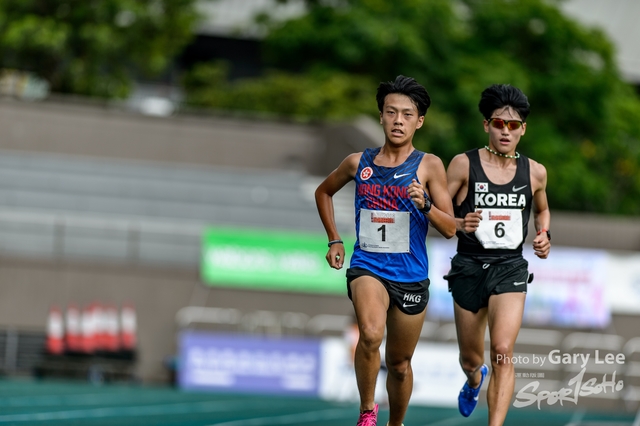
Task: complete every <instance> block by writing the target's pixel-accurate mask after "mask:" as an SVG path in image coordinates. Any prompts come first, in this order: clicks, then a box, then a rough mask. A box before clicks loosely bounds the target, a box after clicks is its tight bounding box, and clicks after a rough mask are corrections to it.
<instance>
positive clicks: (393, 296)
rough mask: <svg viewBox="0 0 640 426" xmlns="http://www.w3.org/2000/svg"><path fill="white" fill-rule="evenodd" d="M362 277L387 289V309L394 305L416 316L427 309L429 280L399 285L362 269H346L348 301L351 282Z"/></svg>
mask: <svg viewBox="0 0 640 426" xmlns="http://www.w3.org/2000/svg"><path fill="white" fill-rule="evenodd" d="M363 275H367V276H369V277H373V278H375V279H376V280H378V281H380V283H382V285H383V286H384V287H385V288H386V289H387V293H389V299H390V301H389V308H391V307H392V306H393V305H395V306H397V307H398V309H400V311H401V312H403V313H405V314H407V315H417V314H419V313H421V312H422V311H424V310H425V308H426V307H427V302H429V278H427V279H426V280H424V281H418V282H415V283H399V282H395V281H391V280H388V279H386V278H382V277H381V276H379V275H376V274H374V273H373V272H371V271H369V270H367V269H363V268H349V269H347V294H348V295H349V299H351V281H353V280H355V279H356V278H358V277H361V276H363Z"/></svg>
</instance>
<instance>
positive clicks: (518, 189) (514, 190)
mask: <svg viewBox="0 0 640 426" xmlns="http://www.w3.org/2000/svg"><path fill="white" fill-rule="evenodd" d="M526 187H527V185H524V186H519V187H517V188H516V186H515V185H513V188H511V190H512V191H513V192H518V191H520V190H521V189H525V188H526Z"/></svg>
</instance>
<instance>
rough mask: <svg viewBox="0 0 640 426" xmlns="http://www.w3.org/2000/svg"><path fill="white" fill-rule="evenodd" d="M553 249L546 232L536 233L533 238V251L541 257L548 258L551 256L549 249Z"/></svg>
mask: <svg viewBox="0 0 640 426" xmlns="http://www.w3.org/2000/svg"><path fill="white" fill-rule="evenodd" d="M550 250H551V241H549V238H547V234H546V233H545V232H542V233H540V235H536V237H535V238H534V239H533V252H534V253H535V255H536V256H538V257H539V258H540V259H546V258H547V257H548V256H549V251H550Z"/></svg>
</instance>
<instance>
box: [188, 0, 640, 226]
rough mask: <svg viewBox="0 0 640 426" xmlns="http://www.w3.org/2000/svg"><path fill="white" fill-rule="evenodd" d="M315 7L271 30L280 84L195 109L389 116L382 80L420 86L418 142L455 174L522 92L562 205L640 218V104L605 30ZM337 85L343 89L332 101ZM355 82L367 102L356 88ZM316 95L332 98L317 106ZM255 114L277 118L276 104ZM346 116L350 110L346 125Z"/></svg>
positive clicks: (500, 15)
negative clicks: (488, 123)
mask: <svg viewBox="0 0 640 426" xmlns="http://www.w3.org/2000/svg"><path fill="white" fill-rule="evenodd" d="M282 1H287V0H282ZM558 1H559V0H558ZM306 5H307V10H308V13H307V14H306V15H304V16H302V17H300V18H297V19H293V20H289V21H286V22H281V21H278V20H277V19H272V18H271V17H269V16H268V14H265V15H262V16H260V17H259V19H258V22H259V23H260V24H262V25H264V26H265V28H266V29H267V30H268V36H267V38H266V41H265V52H264V53H265V58H266V60H267V61H268V63H269V64H270V66H271V67H273V68H274V69H278V70H279V71H278V72H274V73H270V74H268V75H267V76H265V77H264V78H263V79H254V80H252V81H251V82H234V83H233V84H232V85H231V86H227V88H226V89H225V88H221V87H223V86H224V85H225V84H226V83H225V82H224V79H223V80H217V81H216V83H215V84H212V86H214V85H215V86H217V87H216V88H215V89H210V90H217V91H218V92H225V91H226V93H227V96H210V97H209V98H208V99H205V98H203V97H202V96H201V97H198V96H196V92H194V91H193V90H189V89H190V88H191V89H193V88H194V87H198V90H206V89H204V87H205V86H206V83H205V81H204V80H201V82H202V83H203V84H201V85H195V86H194V85H191V86H189V85H188V86H187V89H188V92H189V93H191V96H190V99H191V100H193V101H194V102H195V103H196V104H199V105H212V106H216V107H219V108H236V107H237V106H239V105H240V106H241V107H242V108H243V109H247V108H251V104H250V103H249V102H244V103H243V101H242V99H244V100H245V101H246V100H248V99H253V97H254V96H258V94H259V93H262V94H263V96H265V98H264V99H265V100H266V102H268V99H269V98H271V99H272V101H271V104H270V105H269V106H268V107H267V108H271V110H272V111H274V112H279V113H281V114H287V115H301V114H312V115H316V116H317V117H337V118H346V116H345V114H353V115H355V114H358V113H361V112H363V111H365V112H366V111H370V112H371V114H372V115H374V116H375V115H377V110H376V106H375V99H374V96H375V87H376V85H377V82H379V81H382V80H391V79H393V78H394V77H395V76H396V75H398V74H404V75H409V76H412V77H415V78H416V79H417V80H418V81H420V82H421V83H423V84H425V86H426V87H427V89H428V90H429V92H430V94H431V97H432V100H433V105H432V107H431V109H430V110H429V113H428V115H427V121H426V126H425V127H424V128H423V130H421V131H420V132H418V133H417V139H416V143H417V145H418V147H419V148H421V149H423V150H427V151H430V152H434V153H435V154H437V155H439V156H441V158H442V159H443V160H444V161H445V163H447V162H448V161H450V159H451V158H452V157H453V156H454V155H455V154H457V153H460V152H462V151H465V150H467V149H471V148H474V147H479V146H483V145H484V144H485V143H486V140H487V137H486V135H485V134H484V132H483V130H482V117H481V115H480V113H479V112H478V109H477V104H478V100H479V97H480V93H481V91H482V90H483V89H484V88H485V87H487V86H489V85H490V84H493V83H510V84H512V85H514V86H517V87H520V88H521V89H522V90H523V91H524V92H525V93H526V94H527V95H528V96H529V100H530V102H531V105H532V114H531V116H530V117H529V120H528V131H527V134H526V135H525V137H524V138H523V140H522V142H521V145H520V150H521V151H522V153H523V154H525V155H529V156H531V157H533V158H535V159H536V160H538V161H540V162H542V163H543V164H544V165H545V166H546V167H547V170H548V174H549V185H548V195H549V200H550V203H551V206H552V207H553V208H554V209H566V210H583V211H593V212H607V213H622V214H640V100H639V98H638V96H637V94H635V93H634V91H633V90H632V88H631V87H630V86H629V85H627V84H625V83H624V82H623V81H622V80H621V79H620V76H619V72H618V70H617V67H616V65H615V63H614V59H613V53H614V49H613V46H612V44H611V43H610V42H609V41H608V39H607V37H606V36H605V35H604V34H603V33H602V32H601V31H600V30H597V29H591V28H586V27H583V26H580V25H578V24H577V23H576V22H574V21H572V20H571V19H569V18H567V17H566V16H564V15H563V14H562V13H561V12H560V10H559V8H558V7H557V5H556V4H554V3H553V1H549V0H458V1H450V0H398V1H395V2H389V1H383V0H334V1H323V0H307V1H306ZM202 69H203V68H200V70H202ZM276 76H278V77H277V78H278V81H281V82H282V83H281V84H275V82H276V80H275V79H276ZM337 76H339V79H338V80H336V81H340V82H342V83H343V86H342V88H343V90H330V88H332V87H333V84H334V83H332V81H333V80H332V79H333V78H337ZM345 82H348V83H349V84H353V85H354V86H353V88H355V89H356V90H355V91H350V90H345V87H344V83H345ZM372 82H375V83H372ZM294 86H296V87H297V89H294ZM240 87H242V89H240ZM269 91H271V92H269ZM230 93H235V94H236V95H237V96H231V95H230ZM267 93H269V94H268V95H267ZM315 96H318V97H320V99H323V100H322V101H319V100H318V102H316V103H315V105H316V107H317V108H315V109H313V108H309V104H311V103H313V102H314V97H315ZM305 97H307V98H306V99H307V100H306V101H305V102H302V101H301V99H303V98H305ZM214 99H215V101H214ZM276 99H277V102H276ZM361 102H362V105H360V103H361ZM255 105H256V108H258V109H260V108H265V103H264V102H256V103H255ZM258 105H259V107H258ZM341 105H342V106H344V105H346V106H347V107H346V108H343V109H342V110H341V111H340V113H337V114H334V110H333V109H334V108H336V110H338V109H339V108H340V106H341Z"/></svg>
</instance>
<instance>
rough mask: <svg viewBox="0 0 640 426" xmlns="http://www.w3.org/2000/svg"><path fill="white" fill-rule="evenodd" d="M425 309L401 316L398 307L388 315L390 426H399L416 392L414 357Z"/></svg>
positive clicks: (387, 345)
mask: <svg viewBox="0 0 640 426" xmlns="http://www.w3.org/2000/svg"><path fill="white" fill-rule="evenodd" d="M426 312H427V310H426V309H425V310H424V311H422V312H421V313H419V314H417V315H407V314H404V313H402V312H401V311H400V310H399V309H398V308H397V307H396V306H394V307H393V308H391V310H390V311H389V313H388V316H387V344H386V350H385V362H386V364H387V370H388V372H387V393H388V394H389V423H388V425H389V426H400V425H401V424H402V421H403V419H404V416H405V414H406V412H407V407H408V405H409V399H410V397H411V391H412V390H413V370H412V368H411V358H412V357H413V352H414V350H415V348H416V345H417V343H418V340H419V339H420V332H421V331H422V325H423V324H424V317H425V314H426Z"/></svg>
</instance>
